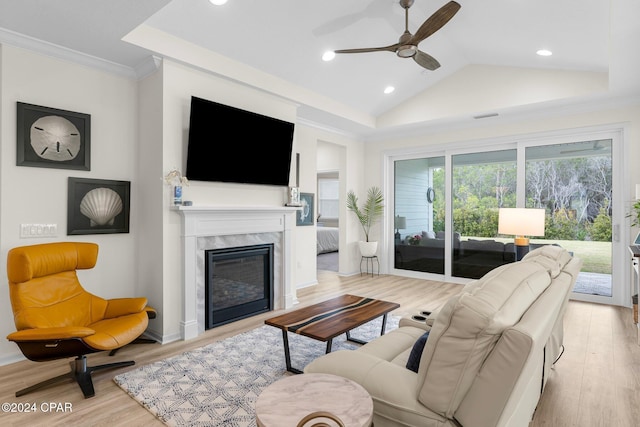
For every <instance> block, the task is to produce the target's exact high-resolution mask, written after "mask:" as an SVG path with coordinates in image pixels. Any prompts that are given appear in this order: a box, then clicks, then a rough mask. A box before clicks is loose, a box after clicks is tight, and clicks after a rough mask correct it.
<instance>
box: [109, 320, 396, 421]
mask: <svg viewBox="0 0 640 427" xmlns="http://www.w3.org/2000/svg"><path fill="white" fill-rule="evenodd" d="M398 320H399V318H397V317H394V316H389V318H388V320H387V328H386V330H387V331H389V330H391V329H395V328H396V327H397V325H398ZM381 322H382V319H381V318H380V319H376V320H374V321H372V322H369V323H367V324H366V325H363V326H361V327H359V328H356V329H354V330H353V331H352V332H351V336H352V337H354V338H360V339H363V340H366V341H368V340H371V339H373V338H375V337H376V336H379V335H380V329H381V326H382V324H381ZM289 346H290V348H291V364H292V366H293V367H295V368H298V369H303V368H304V367H305V366H306V365H307V364H308V363H309V362H311V361H312V360H314V359H315V358H317V357H319V356H321V355H322V354H324V352H325V349H326V344H325V343H323V342H319V341H315V340H312V339H310V338H307V337H303V336H300V335H296V334H292V333H289ZM357 347H358V345H357V344H354V343H352V342H348V341H346V340H345V336H344V335H343V336H340V337H337V338H335V339H334V340H333V351H337V350H353V349H356V348H357ZM286 375H290V373H288V372H287V371H286V367H285V362H284V349H283V343H282V332H281V330H280V329H277V328H274V327H272V326H267V325H265V326H262V327H260V328H256V329H253V330H251V331H248V332H245V333H242V334H239V335H236V336H233V337H230V338H227V339H224V340H222V341H217V342H214V343H212V344H209V345H207V346H205V347H202V348H199V349H196V350H193V351H189V352H186V353H183V354H180V355H178V356H174V357H171V358H169V359H165V360H161V361H159V362H156V363H153V364H150V365H146V366H142V367H140V368H138V369H135V370H132V371H129V372H126V373H123V374H120V375H118V376H116V377H115V378H114V381H115V382H116V384H118V385H119V386H120V387H121V388H122V389H123V390H124V391H126V392H127V393H128V394H129V395H130V396H131V397H132V398H133V399H135V400H136V401H137V402H139V403H140V404H141V405H142V406H143V407H145V408H146V409H147V410H149V411H150V412H151V413H153V414H154V415H155V416H156V417H157V418H158V419H160V420H161V421H163V422H164V423H165V424H167V425H170V426H225V427H254V426H255V425H256V422H255V411H254V407H255V402H256V400H257V398H258V396H259V395H260V392H261V391H262V390H263V389H264V388H265V387H267V386H268V385H269V384H271V383H273V382H274V381H277V380H279V379H281V378H283V377H285V376H286Z"/></svg>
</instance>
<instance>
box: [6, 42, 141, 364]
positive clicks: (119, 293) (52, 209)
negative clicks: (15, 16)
mask: <svg viewBox="0 0 640 427" xmlns="http://www.w3.org/2000/svg"><path fill="white" fill-rule="evenodd" d="M1 49H2V50H1V52H0V58H1V65H0V67H1V68H0V79H1V83H0V93H1V95H2V103H1V104H0V111H1V116H0V120H1V124H2V129H1V134H0V137H1V145H0V183H1V184H2V187H1V188H0V259H1V260H3V261H2V262H0V278H2V279H1V280H2V283H3V285H2V286H0V336H1V337H5V336H6V335H7V334H9V333H11V332H13V331H14V330H15V326H14V323H13V316H12V311H11V306H10V303H9V291H8V286H7V284H6V283H7V282H6V277H7V275H6V262H5V260H6V256H7V252H8V251H9V249H11V248H12V247H15V246H23V245H31V244H36V243H46V242H54V241H89V242H95V243H98V244H99V245H100V252H99V257H98V263H97V265H96V267H95V268H94V269H93V270H88V271H82V272H80V273H79V275H80V280H81V281H82V283H83V285H84V286H85V288H86V289H87V290H88V291H89V292H93V293H96V294H99V295H100V296H103V297H106V298H111V297H127V296H136V295H139V288H138V286H137V262H136V251H135V243H136V240H135V234H136V232H137V228H138V224H139V223H138V213H139V212H138V209H137V206H138V204H137V203H136V202H135V200H136V198H137V197H138V196H139V190H138V187H137V185H136V179H135V178H136V165H137V161H138V157H137V156H138V153H137V150H136V142H137V89H136V82H135V81H132V80H128V79H126V78H123V77H119V76H115V75H112V74H107V73H104V72H101V71H98V70H95V69H90V68H87V67H84V66H80V65H74V64H71V63H69V62H65V61H61V60H57V59H52V58H50V57H47V56H43V55H40V54H36V53H32V52H30V51H27V50H23V49H19V48H15V47H11V46H7V45H2V46H1ZM18 101H21V102H26V103H30V104H36V105H42V106H47V107H53V108H59V109H64V110H69V111H77V112H82V113H88V114H90V115H91V171H76V170H69V169H51V168H36V167H24V166H16V102H18ZM70 176H71V177H82V178H94V179H113V180H127V181H131V199H132V203H131V217H130V233H129V234H108V235H98V234H94V235H81V236H67V180H68V177H70ZM21 223H55V224H58V236H57V237H55V238H48V239H44V238H31V239H21V238H20V236H19V231H20V224H21ZM18 358H21V353H20V351H19V350H18V347H17V346H16V345H15V344H14V343H11V342H8V341H6V340H4V339H1V340H0V364H3V363H7V362H9V361H12V360H16V359H18Z"/></svg>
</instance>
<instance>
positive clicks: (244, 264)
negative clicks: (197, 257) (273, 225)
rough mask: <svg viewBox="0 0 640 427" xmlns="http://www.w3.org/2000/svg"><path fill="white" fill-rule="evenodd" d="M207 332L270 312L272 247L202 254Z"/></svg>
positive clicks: (212, 251) (253, 247)
mask: <svg viewBox="0 0 640 427" xmlns="http://www.w3.org/2000/svg"><path fill="white" fill-rule="evenodd" d="M205 259H206V263H205V265H206V273H205V274H206V281H205V308H206V310H205V323H206V327H207V329H211V328H213V327H216V326H219V325H222V324H225V323H229V322H232V321H235V320H239V319H242V318H245V317H249V316H252V315H255V314H258V313H263V312H266V311H270V310H272V309H273V244H266V245H256V246H246V247H236V248H224V249H211V250H207V251H205Z"/></svg>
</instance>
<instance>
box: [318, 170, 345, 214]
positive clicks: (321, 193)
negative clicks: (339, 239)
mask: <svg viewBox="0 0 640 427" xmlns="http://www.w3.org/2000/svg"><path fill="white" fill-rule="evenodd" d="M339 184H340V181H339V180H338V179H337V178H318V220H319V221H320V222H322V220H324V219H333V220H337V219H338V216H339V208H340V199H339V191H338V190H339Z"/></svg>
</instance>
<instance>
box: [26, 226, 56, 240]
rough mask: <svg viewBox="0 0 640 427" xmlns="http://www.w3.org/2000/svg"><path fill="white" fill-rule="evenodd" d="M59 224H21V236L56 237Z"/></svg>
mask: <svg viewBox="0 0 640 427" xmlns="http://www.w3.org/2000/svg"><path fill="white" fill-rule="evenodd" d="M57 235H58V224H20V238H21V239H28V238H34V237H35V238H38V237H56V236H57Z"/></svg>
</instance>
